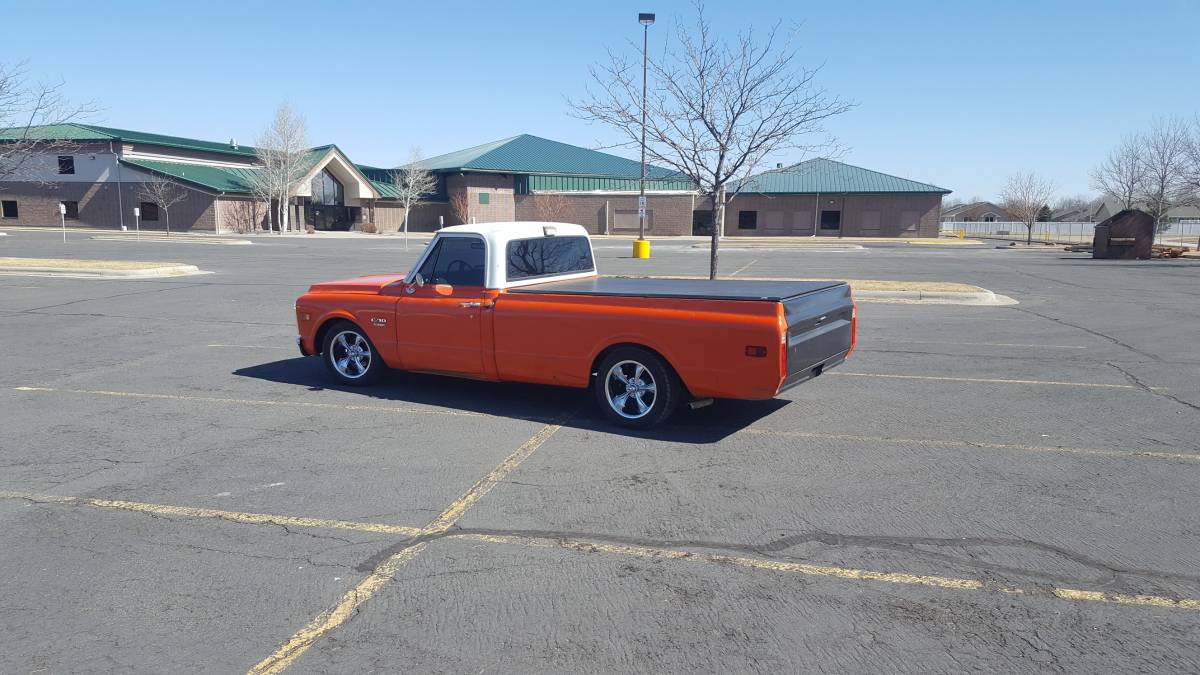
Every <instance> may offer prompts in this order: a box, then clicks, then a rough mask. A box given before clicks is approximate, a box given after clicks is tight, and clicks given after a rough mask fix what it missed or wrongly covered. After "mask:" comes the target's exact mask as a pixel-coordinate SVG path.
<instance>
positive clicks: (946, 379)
mask: <svg viewBox="0 0 1200 675" xmlns="http://www.w3.org/2000/svg"><path fill="white" fill-rule="evenodd" d="M826 374H827V375H837V376H840V377H879V378H885V379H892V380H934V381H938V382H976V383H982V384H1044V385H1053V386H1058V387H1096V388H1100V389H1142V387H1139V386H1137V385H1134V384H1104V383H1101V382H1061V381H1057V380H1003V379H998V378H985V377H946V376H940V375H892V374H886V373H848V372H846V371H844V370H835V371H833V372H830V373H826ZM1150 389H1155V390H1159V389H1162V387H1150Z"/></svg>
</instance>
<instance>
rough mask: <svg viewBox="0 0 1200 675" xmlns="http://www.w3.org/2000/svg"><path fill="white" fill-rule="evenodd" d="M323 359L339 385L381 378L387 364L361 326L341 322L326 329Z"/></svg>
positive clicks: (359, 383)
mask: <svg viewBox="0 0 1200 675" xmlns="http://www.w3.org/2000/svg"><path fill="white" fill-rule="evenodd" d="M321 360H322V361H324V362H325V367H326V368H328V369H329V373H330V374H331V375H333V379H335V380H337V381H338V382H339V383H340V384H348V385H351V386H359V385H364V384H371V383H372V382H375V381H376V380H378V379H379V376H380V375H382V374H383V371H384V369H385V368H386V366H385V365H384V364H383V361H382V360H381V359H380V358H379V353H378V352H376V351H375V345H373V344H371V340H370V338H368V337H367V335H366V333H364V332H363V330H362V329H361V328H359V327H358V326H356V325H354V324H352V323H350V322H349V321H339V322H338V323H336V324H334V325H333V326H330V328H329V330H328V331H326V332H325V344H324V347H323V348H322V350H321Z"/></svg>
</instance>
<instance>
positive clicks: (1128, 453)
mask: <svg viewBox="0 0 1200 675" xmlns="http://www.w3.org/2000/svg"><path fill="white" fill-rule="evenodd" d="M741 433H748V434H758V435H763V436H785V437H791V438H811V439H814V440H824V441H852V442H855V443H881V444H889V443H898V444H903V445H930V446H934V447H939V448H964V447H967V448H980V449H986V450H1019V451H1022V452H1047V453H1056V452H1061V453H1067V454H1075V455H1098V456H1102V457H1121V458H1125V459H1165V460H1174V461H1182V462H1200V454H1187V453H1183V452H1161V451H1157V450H1106V449H1104V448H1077V447H1070V446H1057V445H1022V444H1020V443H988V442H985V441H968V440H949V441H947V440H938V439H932V438H889V437H887V436H858V435H855V434H821V433H815V432H808V431H785V430H776V429H764V428H761V427H746V428H745V429H742V430H741Z"/></svg>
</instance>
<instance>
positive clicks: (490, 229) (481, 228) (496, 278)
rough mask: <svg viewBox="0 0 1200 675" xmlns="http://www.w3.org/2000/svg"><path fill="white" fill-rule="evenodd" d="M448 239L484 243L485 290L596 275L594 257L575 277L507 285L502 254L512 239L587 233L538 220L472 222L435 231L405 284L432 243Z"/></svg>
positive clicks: (547, 278) (546, 278) (582, 229)
mask: <svg viewBox="0 0 1200 675" xmlns="http://www.w3.org/2000/svg"><path fill="white" fill-rule="evenodd" d="M448 236H470V237H480V238H482V239H483V240H484V242H485V244H486V246H487V258H486V259H487V264H486V265H487V267H486V270H485V272H484V287H485V288H514V287H517V286H528V285H532V284H543V283H546V282H548V281H565V280H568V279H581V278H584V277H591V276H595V275H596V271H595V267H596V261H595V255H594V254H593V257H592V271H591V272H580V273H576V274H560V275H556V276H553V277H539V278H537V279H527V280H522V281H514V282H511V283H509V282H508V280H507V270H506V267H505V254H504V252H505V251H507V250H508V242H510V241H512V240H514V239H534V238H538V237H546V236H555V237H584V238H585V239H588V231H587V229H586V228H584V227H583V226H581V225H575V224H573V223H554V222H541V221H532V222H531V221H522V222H501V223H472V224H468V225H453V226H451V227H443V228H442V229H440V230H438V232H437V236H436V237H434V238H433V240H432V241H430V242H429V246H428V247H426V249H425V253H423V254H422V255H421V257H420V258H419V259H418V260H417V263H416V264H415V265H413V268H412V271H411V272H409V273H408V277H407V278H408V281H410V282H411V281H412V280H413V275H414V274H415V273H416V270H418V269H420V267H421V265H422V264H424V262H425V257H426V255H428V254H429V252H430V251H432V250H433V246H434V243H435V242H437V240H438V239H439V238H442V237H448ZM588 249H589V250H590V249H591V240H590V239H588Z"/></svg>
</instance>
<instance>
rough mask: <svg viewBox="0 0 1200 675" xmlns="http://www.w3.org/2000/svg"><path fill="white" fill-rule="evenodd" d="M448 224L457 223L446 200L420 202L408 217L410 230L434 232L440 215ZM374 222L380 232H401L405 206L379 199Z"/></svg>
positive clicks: (376, 204) (375, 207)
mask: <svg viewBox="0 0 1200 675" xmlns="http://www.w3.org/2000/svg"><path fill="white" fill-rule="evenodd" d="M439 216H440V217H441V218H442V222H443V223H444V224H445V225H446V226H450V225H456V224H457V223H456V222H455V220H454V216H453V215H452V214H451V213H450V205H449V204H448V203H446V202H427V203H424V204H418V205H417V206H416V207H415V208H414V209H413V213H412V216H411V217H410V218H409V219H408V231H409V232H434V231H436V230H437V229H438V225H439V223H438V217H439ZM373 217H374V219H375V220H374V222H375V225H376V227H378V228H379V231H380V232H399V231H400V229H401V228H402V227H403V226H404V207H403V206H401V205H399V204H397V203H395V202H387V201H379V202H376V203H375V206H374V216H373Z"/></svg>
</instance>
